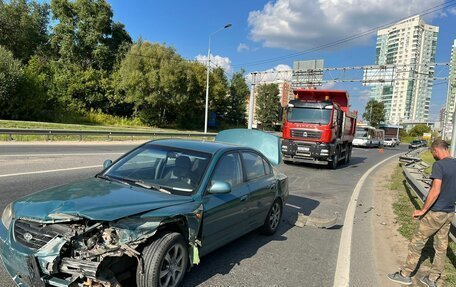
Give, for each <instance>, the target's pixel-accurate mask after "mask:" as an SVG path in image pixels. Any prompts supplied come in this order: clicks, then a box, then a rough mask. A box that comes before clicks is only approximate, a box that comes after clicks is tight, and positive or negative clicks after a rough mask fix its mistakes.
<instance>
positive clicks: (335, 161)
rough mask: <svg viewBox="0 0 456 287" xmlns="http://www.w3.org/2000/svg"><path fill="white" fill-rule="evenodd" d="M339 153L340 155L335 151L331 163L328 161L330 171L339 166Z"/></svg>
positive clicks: (337, 150) (338, 151)
mask: <svg viewBox="0 0 456 287" xmlns="http://www.w3.org/2000/svg"><path fill="white" fill-rule="evenodd" d="M339 153H340V150H339V149H336V153H335V154H334V155H333V156H332V161H330V162H329V163H328V165H329V167H330V168H331V169H336V168H337V165H338V164H339Z"/></svg>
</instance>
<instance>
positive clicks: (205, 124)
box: [204, 24, 232, 134]
mask: <svg viewBox="0 0 456 287" xmlns="http://www.w3.org/2000/svg"><path fill="white" fill-rule="evenodd" d="M231 26H232V25H231V24H226V25H225V26H223V28H220V29H218V30H217V31H215V32H214V33H212V34H210V35H209V46H208V49H207V72H206V110H205V113H204V133H205V134H207V122H208V116H209V70H210V68H211V37H212V36H213V35H214V34H216V33H218V32H220V31H222V30H224V29H226V28H229V27H231Z"/></svg>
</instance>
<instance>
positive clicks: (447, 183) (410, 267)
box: [388, 139, 456, 287]
mask: <svg viewBox="0 0 456 287" xmlns="http://www.w3.org/2000/svg"><path fill="white" fill-rule="evenodd" d="M431 153H432V155H433V156H434V158H435V159H436V160H437V161H436V162H435V163H434V165H433V166H432V173H431V178H432V187H431V189H430V190H429V194H428V196H427V198H426V201H425V203H424V206H423V208H422V209H421V210H416V211H415V212H414V213H413V217H417V218H420V223H419V226H418V229H417V230H416V231H415V234H414V235H413V237H412V240H411V241H410V245H409V251H408V256H407V260H406V261H405V264H404V265H403V266H402V269H401V270H400V271H398V272H396V273H392V274H388V278H389V279H390V280H392V281H394V282H397V283H400V284H404V285H410V284H412V279H411V278H410V275H411V274H412V272H413V271H414V270H415V268H416V267H417V264H418V260H419V258H420V256H421V251H422V249H423V247H424V245H425V244H426V242H427V240H428V239H429V238H430V237H432V236H433V237H434V250H435V256H434V261H433V262H432V267H431V270H430V271H429V275H427V276H424V277H422V278H420V281H421V282H422V283H423V284H424V285H426V286H428V287H434V286H437V284H436V281H437V280H438V279H439V277H440V276H441V275H442V272H443V270H444V265H445V257H446V250H447V247H448V232H449V230H450V225H451V222H452V221H453V217H454V212H455V201H456V160H455V159H453V158H452V157H451V155H450V151H449V149H448V144H447V143H446V142H444V141H443V140H440V139H437V140H435V141H434V142H433V143H432V145H431Z"/></svg>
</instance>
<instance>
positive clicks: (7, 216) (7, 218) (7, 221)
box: [2, 203, 13, 229]
mask: <svg viewBox="0 0 456 287" xmlns="http://www.w3.org/2000/svg"><path fill="white" fill-rule="evenodd" d="M12 219H13V203H10V204H8V205H7V206H6V208H5V210H3V214H2V223H3V225H4V226H5V227H6V229H9V227H10V225H11V220H12Z"/></svg>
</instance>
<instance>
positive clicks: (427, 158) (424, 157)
mask: <svg viewBox="0 0 456 287" xmlns="http://www.w3.org/2000/svg"><path fill="white" fill-rule="evenodd" d="M420 157H421V159H422V160H423V161H424V162H425V163H427V164H429V165H430V167H428V168H426V169H425V170H424V173H425V174H431V171H432V164H433V163H434V162H435V159H434V157H433V156H432V154H431V152H430V151H425V152H423V153H421V154H420Z"/></svg>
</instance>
